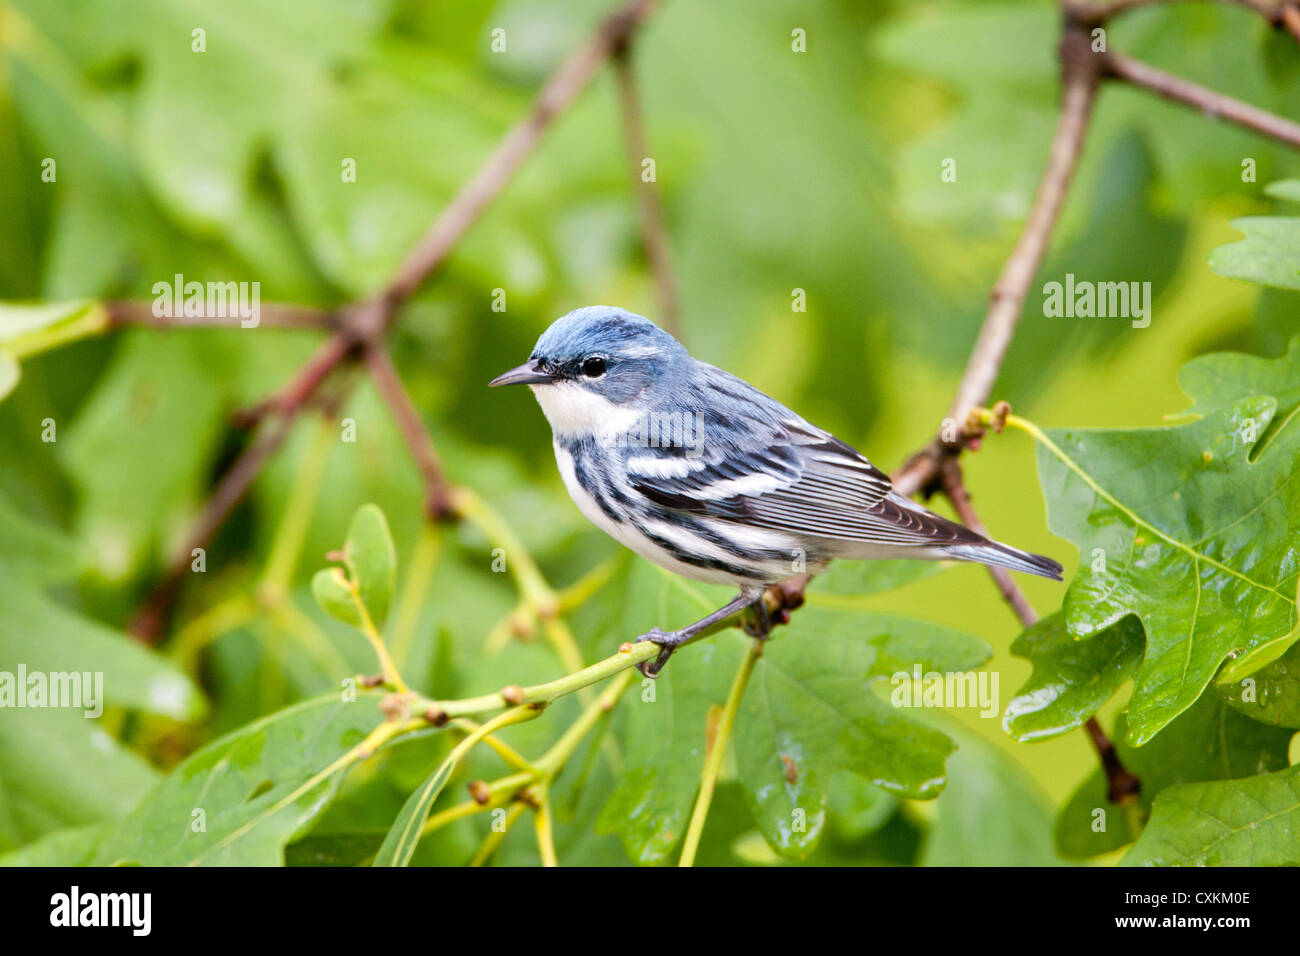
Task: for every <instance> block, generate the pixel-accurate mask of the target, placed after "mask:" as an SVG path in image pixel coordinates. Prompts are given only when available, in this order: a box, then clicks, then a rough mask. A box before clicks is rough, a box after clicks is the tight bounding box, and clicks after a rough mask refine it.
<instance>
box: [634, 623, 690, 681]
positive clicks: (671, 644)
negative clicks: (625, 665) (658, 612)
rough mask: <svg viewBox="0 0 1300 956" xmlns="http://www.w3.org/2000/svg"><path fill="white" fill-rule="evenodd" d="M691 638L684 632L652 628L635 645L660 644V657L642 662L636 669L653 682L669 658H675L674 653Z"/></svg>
mask: <svg viewBox="0 0 1300 956" xmlns="http://www.w3.org/2000/svg"><path fill="white" fill-rule="evenodd" d="M689 636H690V635H688V634H687V633H686V632H684V631H665V630H664V629H663V628H659V627H652V628H650V630H648V631H646V632H645V633H644V634H642V635H641V636H640V637H638V638H637V639H636V641H634V642H633V643H638V644H639V643H640V642H641V641H650V642H651V643H652V644H658V645H659V656H658V657H656V658H655V659H654V660H652V661H642V662H641V663H640V664H637V665H636V669H637V670H639V671H640V672H641V673H642V675H643V676H645V677H649V678H650V679H651V680H653V679H654V678H656V677H658V676H659V672H660V671H661V670H663V669H664V665H665V664H667V663H668V658H670V657H672V656H673V651H675V650H676V649H677V648H678V647H680V646H681V645H682V644H684V643H685V642H686V639H687V638H688V637H689Z"/></svg>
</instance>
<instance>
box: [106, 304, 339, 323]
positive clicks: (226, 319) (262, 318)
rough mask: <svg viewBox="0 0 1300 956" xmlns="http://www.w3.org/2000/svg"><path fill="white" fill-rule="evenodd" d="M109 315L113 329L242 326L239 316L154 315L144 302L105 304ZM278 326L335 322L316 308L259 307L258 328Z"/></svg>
mask: <svg viewBox="0 0 1300 956" xmlns="http://www.w3.org/2000/svg"><path fill="white" fill-rule="evenodd" d="M104 309H105V311H106V312H107V313H108V325H109V328H110V329H115V328H121V327H123V326H128V325H141V326H147V327H150V328H171V327H179V326H213V327H219V328H228V327H230V326H236V327H238V326H240V325H241V323H242V322H243V320H242V319H241V318H240V317H239V316H238V315H231V316H185V315H173V316H168V315H163V316H158V315H154V311H153V303H152V302H143V301H116V302H106V303H104ZM263 325H267V326H275V327H277V328H287V329H330V328H333V326H334V322H333V319H332V317H331V315H330V313H329V312H327V311H325V310H324V309H314V308H312V307H311V306H307V305H293V304H291V303H287V302H268V303H266V304H264V305H261V306H259V308H258V326H263Z"/></svg>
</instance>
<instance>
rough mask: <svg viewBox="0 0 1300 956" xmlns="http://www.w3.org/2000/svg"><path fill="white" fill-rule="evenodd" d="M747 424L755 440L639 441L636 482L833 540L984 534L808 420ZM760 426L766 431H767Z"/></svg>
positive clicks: (742, 519) (631, 459) (653, 491)
mask: <svg viewBox="0 0 1300 956" xmlns="http://www.w3.org/2000/svg"><path fill="white" fill-rule="evenodd" d="M765 424H766V425H767V427H765V428H762V429H757V430H755V429H747V430H746V432H745V433H746V435H747V436H748V439H749V440H748V441H745V442H740V441H729V442H712V443H706V444H705V446H704V448H703V449H701V451H700V453H699V454H698V455H695V456H690V455H686V454H683V452H682V449H680V448H675V449H665V448H644V449H643V448H638V449H636V450H635V451H634V452H632V453H630V454H629V455H628V456H627V458H626V460H625V465H626V468H627V476H628V480H629V482H630V483H631V485H632V487H633V488H634V489H636V490H637V491H639V492H640V493H641V494H643V495H645V497H647V498H649V499H650V500H651V501H653V502H655V503H656V504H658V505H659V506H661V507H663V508H668V509H672V510H676V511H681V512H684V513H687V514H693V515H698V516H702V517H711V518H717V519H721V520H725V521H732V522H736V523H739V524H744V525H748V526H751V527H758V528H769V529H772V530H776V531H784V532H788V533H793V534H798V535H805V536H809V537H814V538H824V539H832V540H848V541H861V542H868V543H879V544H894V545H909V544H910V545H923V544H946V543H956V542H960V541H968V540H982V539H981V538H979V537H978V536H977V535H974V534H973V532H970V531H968V529H966V528H963V527H962V526H961V525H958V524H955V523H954V522H951V521H948V520H946V519H944V518H942V517H940V516H939V515H936V514H933V513H931V512H929V511H927V510H925V509H924V508H921V507H920V506H918V505H914V504H913V503H912V502H910V501H908V500H907V499H905V498H901V497H899V496H898V495H894V494H892V492H891V488H892V485H891V482H890V480H889V476H888V475H887V474H885V473H884V472H882V471H881V470H880V469H879V468H877V467H876V466H875V465H873V464H871V462H869V461H868V460H867V459H866V458H865V457H863V456H862V455H861V454H859V453H858V452H857V451H855V450H854V449H853V448H851V447H850V446H849V445H847V444H845V443H844V442H842V441H840V440H839V439H838V438H836V437H835V436H833V435H831V434H830V433H829V432H825V431H822V430H821V429H819V428H816V427H815V426H812V425H809V424H808V423H807V422H804V421H803V420H801V419H788V420H783V421H780V422H777V423H775V424H774V425H773V424H772V423H765ZM760 435H761V438H760V437H758V436H760Z"/></svg>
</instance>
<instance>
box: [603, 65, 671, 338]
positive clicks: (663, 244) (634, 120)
mask: <svg viewBox="0 0 1300 956" xmlns="http://www.w3.org/2000/svg"><path fill="white" fill-rule="evenodd" d="M614 69H615V75H616V76H617V77H618V98H619V105H620V113H621V114H622V117H623V139H624V141H625V142H626V143H627V155H628V167H629V171H630V173H631V182H632V190H633V191H634V192H635V193H636V201H637V210H638V212H639V214H640V217H641V236H642V240H643V241H644V243H645V254H646V260H647V261H648V262H649V263H650V273H651V275H653V276H654V280H655V290H656V292H657V293H658V297H659V315H658V319H659V324H660V325H662V326H663V327H664V328H665V329H667V330H668V331H669V332H670V333H671V334H672V335H675V336H677V337H678V338H681V335H682V329H681V310H680V306H679V300H678V294H677V277H676V275H675V274H674V272H673V263H672V253H671V250H670V248H669V244H668V230H667V228H666V227H665V226H664V216H663V207H662V206H661V204H660V202H659V192H658V187H657V186H656V184H655V182H654V181H653V180H651V181H649V182H646V181H645V179H644V173H643V169H642V164H643V163H644V162H645V161H646V160H647V159H649V158H650V150H649V147H648V145H647V140H646V133H645V119H644V117H643V115H642V111H641V97H640V95H639V94H638V92H637V86H636V69H635V67H634V65H633V63H632V53H631V44H627V45H625V46H624V47H623V48H622V49H620V50H619V51H618V53H617V54H616V55H615V57H614ZM655 175H656V178H657V177H658V172H657V171H656V174H655Z"/></svg>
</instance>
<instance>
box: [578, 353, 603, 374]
mask: <svg viewBox="0 0 1300 956" xmlns="http://www.w3.org/2000/svg"><path fill="white" fill-rule="evenodd" d="M582 374H583V375H585V376H587V378H600V377H601V376H602V375H604V374H605V360H604V359H603V358H601V357H600V356H599V355H591V356H588V357H587V358H585V359H583V360H582Z"/></svg>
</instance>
